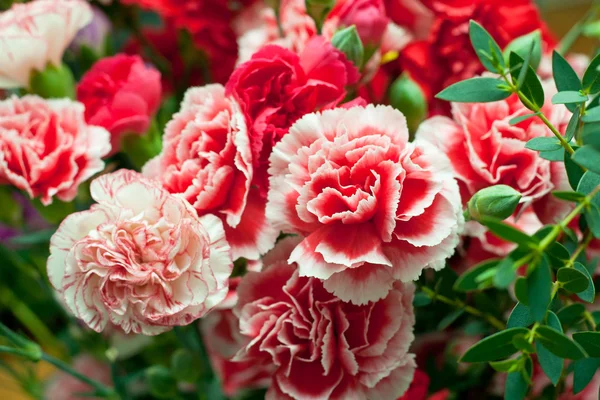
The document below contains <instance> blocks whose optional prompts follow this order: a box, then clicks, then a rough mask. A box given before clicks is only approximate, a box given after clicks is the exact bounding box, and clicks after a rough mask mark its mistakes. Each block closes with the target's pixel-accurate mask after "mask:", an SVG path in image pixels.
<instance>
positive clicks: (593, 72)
mask: <svg viewBox="0 0 600 400" xmlns="http://www.w3.org/2000/svg"><path fill="white" fill-rule="evenodd" d="M598 67H600V55H597V56H596V57H594V59H593V60H592V62H591V63H590V65H589V66H588V67H587V69H586V70H585V73H584V74H583V79H582V80H581V82H582V87H583V90H584V91H585V92H587V93H590V94H595V93H598V92H600V71H599V70H598Z"/></svg>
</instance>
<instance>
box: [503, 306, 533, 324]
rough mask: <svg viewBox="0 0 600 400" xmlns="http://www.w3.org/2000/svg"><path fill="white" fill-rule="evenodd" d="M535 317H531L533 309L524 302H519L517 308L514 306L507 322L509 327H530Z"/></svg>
mask: <svg viewBox="0 0 600 400" xmlns="http://www.w3.org/2000/svg"><path fill="white" fill-rule="evenodd" d="M533 323H534V321H533V318H532V317H531V310H530V309H529V307H527V306H526V305H524V304H523V303H517V305H516V306H515V308H513V310H512V312H511V313H510V317H508V322H507V323H506V327H507V328H516V327H523V328H525V327H528V326H530V325H531V324H533Z"/></svg>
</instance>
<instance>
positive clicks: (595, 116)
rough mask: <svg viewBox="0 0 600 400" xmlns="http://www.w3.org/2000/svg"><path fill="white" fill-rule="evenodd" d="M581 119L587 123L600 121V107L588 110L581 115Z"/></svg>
mask: <svg viewBox="0 0 600 400" xmlns="http://www.w3.org/2000/svg"><path fill="white" fill-rule="evenodd" d="M581 120H582V121H583V122H585V123H590V122H600V107H596V108H592V109H591V110H586V112H585V115H584V116H583V117H581Z"/></svg>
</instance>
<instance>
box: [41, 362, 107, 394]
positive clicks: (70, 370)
mask: <svg viewBox="0 0 600 400" xmlns="http://www.w3.org/2000/svg"><path fill="white" fill-rule="evenodd" d="M42 360H44V361H46V362H48V363H50V364H52V365H54V366H55V367H56V368H58V369H60V370H62V371H64V372H66V373H68V374H69V375H71V376H73V377H75V378H77V379H79V380H80V381H81V382H84V383H87V384H88V385H89V386H91V387H93V388H94V389H95V390H96V392H97V393H98V395H100V396H102V397H110V398H112V399H116V398H118V397H117V394H116V393H115V392H114V390H113V389H111V388H109V387H106V386H105V385H104V384H102V383H100V382H98V381H95V380H93V379H91V378H88V377H87V376H85V375H83V374H81V373H79V372H77V371H76V370H75V369H73V368H72V367H71V366H70V365H69V364H67V363H65V362H64V361H61V360H59V359H58V358H55V357H52V356H51V355H49V354H46V353H43V354H42Z"/></svg>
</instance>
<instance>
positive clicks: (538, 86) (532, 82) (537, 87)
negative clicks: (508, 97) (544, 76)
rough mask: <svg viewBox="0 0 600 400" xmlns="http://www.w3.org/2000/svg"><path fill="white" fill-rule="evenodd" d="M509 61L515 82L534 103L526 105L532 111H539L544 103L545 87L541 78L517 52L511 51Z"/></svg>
mask: <svg viewBox="0 0 600 400" xmlns="http://www.w3.org/2000/svg"><path fill="white" fill-rule="evenodd" d="M509 62H510V71H511V76H512V82H513V84H517V87H518V88H519V89H520V90H521V91H522V92H523V94H524V96H525V97H526V98H527V99H528V100H529V101H530V102H531V103H532V104H531V105H530V104H525V106H526V107H527V108H529V109H530V110H532V111H538V110H539V109H540V108H542V106H543V105H544V88H543V87H542V83H541V82H540V79H539V78H538V76H537V75H536V74H535V71H534V70H533V68H531V66H530V65H528V64H527V63H526V60H524V59H523V57H521V56H520V55H518V54H517V53H514V52H511V53H510V56H509ZM521 71H523V73H522V74H521Z"/></svg>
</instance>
